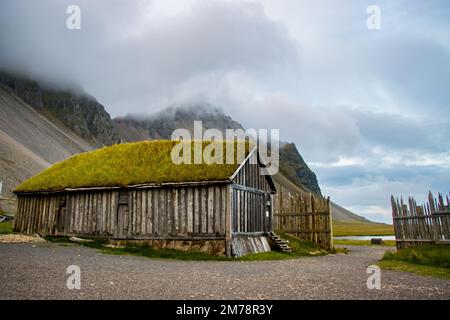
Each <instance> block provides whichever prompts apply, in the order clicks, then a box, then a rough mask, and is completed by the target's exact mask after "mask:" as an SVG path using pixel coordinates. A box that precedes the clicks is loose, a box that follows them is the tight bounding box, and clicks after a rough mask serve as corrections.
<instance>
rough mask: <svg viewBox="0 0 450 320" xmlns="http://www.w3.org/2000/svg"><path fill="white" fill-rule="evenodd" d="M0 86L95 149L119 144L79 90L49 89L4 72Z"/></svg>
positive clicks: (97, 107)
mask: <svg viewBox="0 0 450 320" xmlns="http://www.w3.org/2000/svg"><path fill="white" fill-rule="evenodd" d="M0 84H2V85H3V86H4V87H6V88H7V89H9V90H11V91H12V92H13V93H14V94H15V95H16V96H17V97H19V98H20V99H22V100H23V101H24V102H25V103H27V104H28V105H29V106H31V107H32V108H33V109H34V110H36V111H38V112H39V113H40V114H42V115H44V116H46V117H48V118H51V120H52V121H54V120H57V121H59V122H61V124H62V125H64V126H65V127H67V128H69V129H70V130H72V131H73V132H75V133H76V134H78V135H79V136H80V137H82V138H83V139H85V140H86V141H88V142H89V143H90V144H92V145H94V146H96V147H101V146H103V145H111V144H114V143H117V142H119V140H120V139H119V135H118V133H117V131H116V130H115V128H114V125H113V123H112V120H111V117H110V115H109V114H108V112H106V110H105V108H104V107H103V106H102V105H101V104H100V103H99V102H97V100H96V99H95V98H93V97H91V96H89V95H88V94H86V93H83V92H82V90H80V89H79V88H77V89H76V90H69V89H54V88H49V87H46V86H45V85H43V84H42V82H39V83H38V82H37V81H35V80H31V79H28V78H27V77H24V76H19V75H15V74H10V73H6V72H0Z"/></svg>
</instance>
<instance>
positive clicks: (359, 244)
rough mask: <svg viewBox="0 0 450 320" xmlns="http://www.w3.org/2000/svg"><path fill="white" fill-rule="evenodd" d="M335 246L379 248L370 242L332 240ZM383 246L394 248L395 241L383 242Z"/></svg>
mask: <svg viewBox="0 0 450 320" xmlns="http://www.w3.org/2000/svg"><path fill="white" fill-rule="evenodd" d="M333 242H334V244H335V245H347V246H379V245H377V244H372V243H371V242H370V240H341V239H338V240H336V239H335V240H333ZM384 246H388V247H395V240H384Z"/></svg>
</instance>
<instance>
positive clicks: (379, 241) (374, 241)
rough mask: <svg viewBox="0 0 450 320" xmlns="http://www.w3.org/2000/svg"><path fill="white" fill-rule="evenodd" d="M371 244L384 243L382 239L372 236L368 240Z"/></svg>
mask: <svg viewBox="0 0 450 320" xmlns="http://www.w3.org/2000/svg"><path fill="white" fill-rule="evenodd" d="M370 243H371V244H378V245H384V241H383V239H381V238H372V239H371V240H370Z"/></svg>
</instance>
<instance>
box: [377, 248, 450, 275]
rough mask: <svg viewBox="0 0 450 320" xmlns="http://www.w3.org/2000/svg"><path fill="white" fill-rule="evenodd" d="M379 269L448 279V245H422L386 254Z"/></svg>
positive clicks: (449, 254) (449, 268)
mask: <svg viewBox="0 0 450 320" xmlns="http://www.w3.org/2000/svg"><path fill="white" fill-rule="evenodd" d="M378 265H379V266H380V268H383V269H389V270H396V271H405V272H413V273H417V274H421V275H426V276H434V277H439V278H445V279H450V245H423V246H418V247H411V248H406V249H401V250H398V251H397V252H386V253H385V255H384V257H383V259H382V260H381V261H380V262H379V263H378Z"/></svg>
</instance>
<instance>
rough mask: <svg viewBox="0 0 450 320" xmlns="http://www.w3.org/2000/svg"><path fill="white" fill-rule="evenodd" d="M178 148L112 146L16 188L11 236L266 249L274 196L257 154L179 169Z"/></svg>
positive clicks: (230, 251)
mask: <svg viewBox="0 0 450 320" xmlns="http://www.w3.org/2000/svg"><path fill="white" fill-rule="evenodd" d="M176 143H179V142H175V141H149V142H139V143H130V144H120V145H114V146H111V147H106V148H102V149H99V150H96V151H92V152H88V153H83V154H79V155H76V156H74V157H71V158H69V159H67V160H65V161H63V162H60V163H58V164H56V165H54V166H52V167H50V168H48V169H46V170H44V171H43V172H42V173H40V174H38V175H37V176H35V177H33V178H31V179H29V180H27V181H25V182H24V183H23V184H22V185H20V186H19V187H18V188H17V189H16V190H15V193H16V195H17V196H18V210H17V215H16V218H15V222H14V229H15V231H18V232H23V233H29V234H31V233H37V234H40V235H52V236H89V237H99V238H108V239H115V240H127V241H129V240H144V241H145V242H147V243H149V244H151V245H153V246H156V247H165V248H178V249H183V250H184V249H187V250H189V249H192V248H196V249H200V250H203V251H207V252H210V253H214V254H224V253H225V254H227V255H229V256H231V255H234V256H241V255H244V254H248V253H253V252H264V251H270V247H269V245H268V242H267V239H266V237H265V236H266V235H267V233H268V232H270V231H271V228H272V215H271V214H272V213H271V208H272V195H273V194H274V193H276V190H275V185H274V182H273V180H272V178H271V177H270V176H267V175H261V170H262V168H263V165H262V164H261V162H260V161H259V159H258V151H257V149H256V148H252V149H251V148H250V147H249V146H248V145H247V147H246V154H245V160H244V161H242V162H241V163H238V162H236V163H235V164H195V165H194V164H192V165H190V164H178V165H176V164H174V163H173V161H172V159H171V150H172V148H173V147H174V146H175V144H176ZM227 144H230V143H229V142H224V143H223V146H224V148H225V147H226V146H227ZM232 145H233V146H234V147H235V148H236V145H237V144H236V143H235V144H232Z"/></svg>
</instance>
